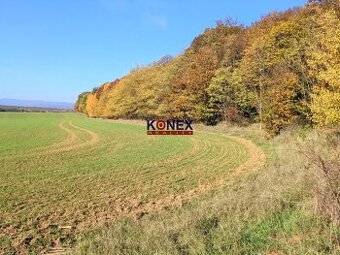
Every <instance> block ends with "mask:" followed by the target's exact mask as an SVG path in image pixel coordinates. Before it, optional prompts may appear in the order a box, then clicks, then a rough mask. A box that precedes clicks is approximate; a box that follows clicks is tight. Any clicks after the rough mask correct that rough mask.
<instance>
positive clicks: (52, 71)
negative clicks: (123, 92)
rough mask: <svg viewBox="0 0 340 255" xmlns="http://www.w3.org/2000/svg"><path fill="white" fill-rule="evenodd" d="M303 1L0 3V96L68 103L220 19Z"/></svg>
mask: <svg viewBox="0 0 340 255" xmlns="http://www.w3.org/2000/svg"><path fill="white" fill-rule="evenodd" d="M305 2H306V1H305V0H304V1H302V0H280V1H272V0H261V1H250V0H243V1H229V0H0V98H16V99H29V100H32V99H40V100H45V101H64V102H74V101H75V100H76V98H77V95H78V94H79V93H80V92H83V91H87V90H91V89H92V88H93V87H95V86H98V85H100V84H102V83H104V82H106V81H111V80H114V79H116V78H119V77H121V76H122V75H124V74H127V73H128V72H129V71H130V70H131V69H132V68H133V67H135V66H136V65H143V64H148V63H150V62H153V61H154V60H157V59H159V58H161V57H162V56H164V55H166V54H170V55H177V54H179V53H181V52H182V51H183V50H184V49H185V48H187V47H188V46H189V45H190V42H191V41H192V40H193V38H194V37H195V36H197V35H198V34H200V33H202V32H203V31H204V29H205V28H207V27H212V26H214V24H215V21H216V20H218V19H224V18H226V17H232V18H234V19H236V20H237V21H239V22H241V23H243V24H245V25H249V24H251V23H252V22H254V21H256V20H258V19H259V18H260V17H261V16H263V15H265V14H267V13H269V12H270V11H274V10H285V9H288V8H290V7H294V6H302V5H303V4H304V3H305Z"/></svg>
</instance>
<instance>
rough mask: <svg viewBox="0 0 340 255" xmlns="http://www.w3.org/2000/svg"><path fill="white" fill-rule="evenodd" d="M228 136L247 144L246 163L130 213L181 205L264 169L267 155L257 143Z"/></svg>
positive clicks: (135, 214) (137, 213)
mask: <svg viewBox="0 0 340 255" xmlns="http://www.w3.org/2000/svg"><path fill="white" fill-rule="evenodd" d="M227 137H228V138H230V139H232V140H234V141H236V142H237V143H239V144H241V145H243V146H245V148H246V149H247V151H248V158H247V160H246V161H245V162H244V163H241V164H240V165H239V166H237V167H235V168H233V169H231V170H230V171H227V174H226V176H223V177H218V178H216V179H215V180H213V181H212V182H209V183H207V184H203V185H198V186H197V187H196V188H194V189H191V190H188V191H185V192H183V193H180V194H176V195H170V196H168V197H165V198H163V199H159V200H155V201H149V202H147V203H146V204H142V205H139V206H137V207H135V208H133V209H131V211H130V212H129V213H128V214H129V215H130V216H132V217H136V216H138V215H144V214H148V213H151V212H156V211H160V210H163V209H168V208H175V207H180V206H182V205H183V204H184V203H185V202H187V201H189V200H190V199H193V198H196V197H198V196H199V195H202V194H205V193H207V192H209V191H212V190H217V189H219V188H222V187H224V186H226V185H230V184H232V183H234V182H235V181H236V180H237V179H238V178H239V177H240V176H247V175H249V174H251V173H254V172H256V171H258V170H260V169H262V168H263V167H264V166H265V164H266V156H265V154H264V152H263V151H262V150H261V149H260V148H259V147H258V146H257V145H255V144H254V143H253V142H251V141H250V140H247V139H244V138H241V137H235V136H227Z"/></svg>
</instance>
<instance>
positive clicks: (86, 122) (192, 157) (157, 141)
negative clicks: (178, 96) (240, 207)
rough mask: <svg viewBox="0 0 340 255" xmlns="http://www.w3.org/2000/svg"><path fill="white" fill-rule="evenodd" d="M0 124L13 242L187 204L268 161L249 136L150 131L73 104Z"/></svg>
mask: <svg viewBox="0 0 340 255" xmlns="http://www.w3.org/2000/svg"><path fill="white" fill-rule="evenodd" d="M0 130H1V132H0V141H1V143H0V176H1V180H0V231H1V232H0V240H1V245H2V246H1V247H2V250H3V251H7V252H11V251H12V252H14V251H17V252H18V251H19V252H21V253H25V252H27V251H31V252H33V253H34V252H35V251H39V250H42V249H46V248H48V247H58V246H72V245H73V243H74V241H75V240H76V236H77V235H79V234H81V233H83V232H86V231H89V230H91V229H94V228H98V227H100V226H105V225H106V224H108V223H110V222H112V220H115V219H118V218H121V217H126V216H127V217H130V218H134V219H139V218H141V217H143V216H144V215H148V214H150V213H155V212H159V211H165V210H169V209H171V208H176V207H180V206H181V205H183V204H184V203H186V202H187V201H189V200H191V199H193V198H197V197H199V196H201V195H203V194H207V193H209V192H210V191H213V190H218V189H220V188H221V187H223V186H225V185H226V184H230V183H234V182H235V181H237V180H240V179H241V178H242V177H243V176H245V175H247V174H249V173H251V172H254V171H256V170H258V169H260V168H262V167H263V165H264V164H265V155H264V153H263V152H262V150H260V149H259V148H258V147H257V146H255V145H254V144H253V143H251V142H250V141H248V140H245V139H243V138H237V137H232V136H226V135H222V134H220V133H211V132H207V131H195V134H194V136H184V137H183V136H162V137H159V136H158V137H155V136H147V135H146V130H145V126H144V125H138V124H133V123H128V122H121V123H119V122H116V121H109V120H100V119H89V118H85V117H83V116H80V115H76V114H72V113H0Z"/></svg>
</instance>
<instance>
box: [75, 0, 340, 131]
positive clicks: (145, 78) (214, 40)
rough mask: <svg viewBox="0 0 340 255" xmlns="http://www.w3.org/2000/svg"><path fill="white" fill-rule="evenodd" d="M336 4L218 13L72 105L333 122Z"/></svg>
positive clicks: (207, 117)
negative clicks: (180, 47) (249, 16)
mask: <svg viewBox="0 0 340 255" xmlns="http://www.w3.org/2000/svg"><path fill="white" fill-rule="evenodd" d="M339 73H340V6H339V2H338V0H323V1H320V0H319V1H317V0H313V1H309V2H308V3H307V4H306V5H305V6H304V7H301V8H294V9H290V10H287V11H285V12H272V13H270V14H269V15H267V16H265V17H263V18H261V19H260V20H259V21H258V22H256V23H254V24H252V25H251V26H248V27H245V26H243V25H240V24H238V23H235V22H233V21H232V20H229V19H227V20H224V21H218V22H217V23H216V27H214V28H208V29H206V30H205V31H204V33H203V34H201V35H199V36H198V37H196V38H195V39H194V40H193V42H192V43H191V45H190V47H189V48H188V49H186V50H185V51H184V52H183V54H181V55H179V56H176V57H171V56H165V57H163V58H162V59H160V60H159V61H156V62H154V63H152V64H150V65H148V66H142V67H138V68H135V69H133V70H132V71H131V72H130V73H129V74H128V75H126V76H124V77H122V78H120V79H117V80H115V81H113V82H107V83H105V84H103V85H101V86H99V87H98V88H94V89H93V90H92V91H91V92H85V93H82V94H80V95H79V98H78V101H77V103H76V110H77V111H79V112H82V113H85V114H87V115H88V116H90V117H104V118H131V119H132V118H133V119H135V118H136V119H147V118H165V119H169V118H174V119H176V118H189V119H192V120H194V121H199V122H203V123H206V124H208V125H215V124H217V123H218V122H220V121H229V122H233V123H238V124H248V123H254V122H259V123H260V124H261V126H263V128H265V129H266V130H267V131H268V133H270V134H272V135H275V134H278V133H279V132H280V131H281V130H282V129H284V128H286V127H287V126H289V125H292V124H302V125H309V126H332V127H334V126H335V127H339V124H340V82H339Z"/></svg>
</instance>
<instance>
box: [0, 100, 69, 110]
mask: <svg viewBox="0 0 340 255" xmlns="http://www.w3.org/2000/svg"><path fill="white" fill-rule="evenodd" d="M0 105H3V106H17V107H35V108H45V109H60V110H70V109H73V107H74V105H73V104H72V103H65V102H47V101H37V100H19V99H8V98H2V99H0Z"/></svg>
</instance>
